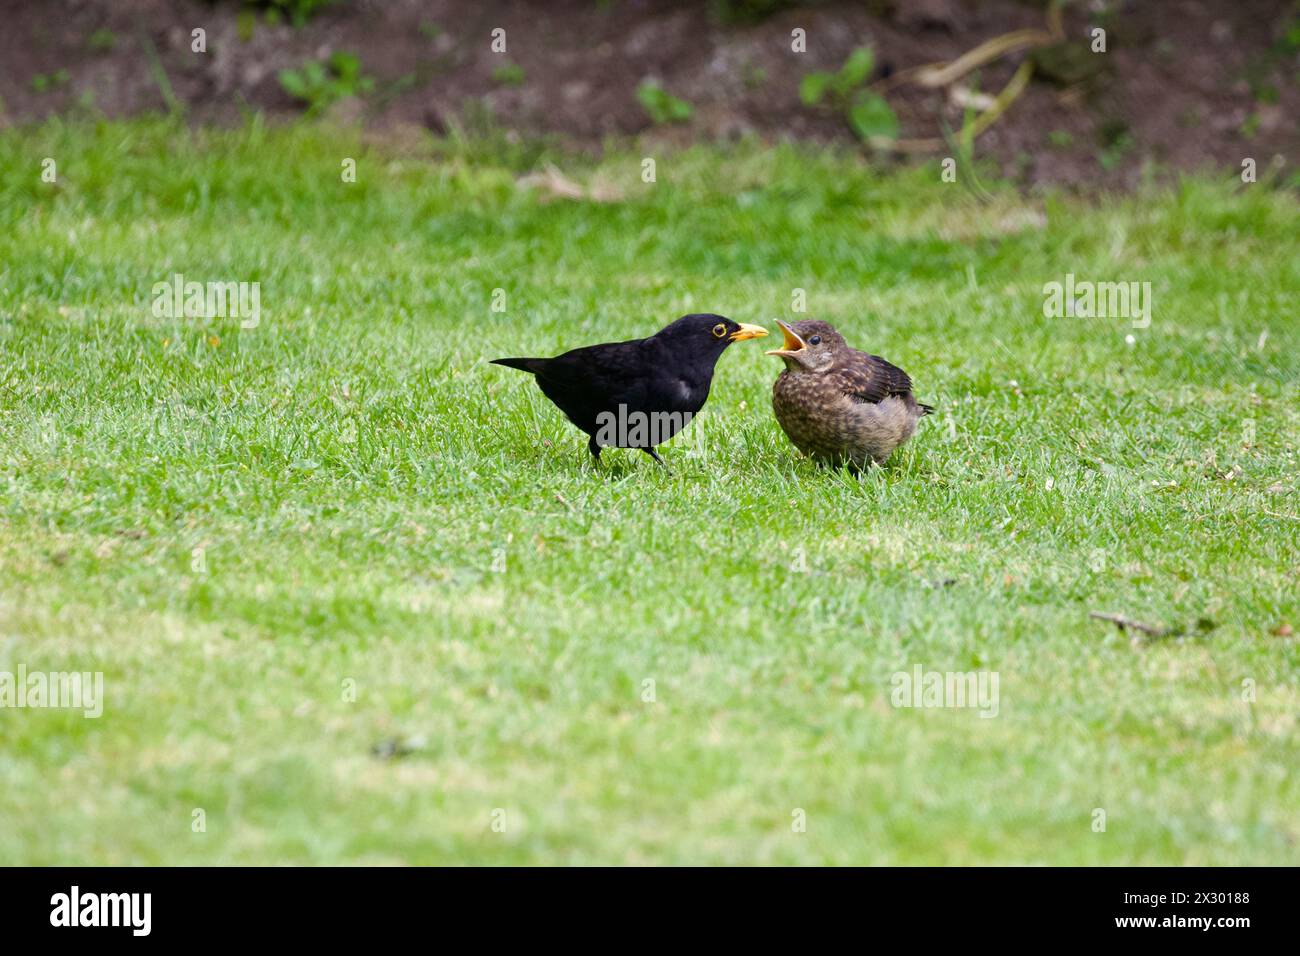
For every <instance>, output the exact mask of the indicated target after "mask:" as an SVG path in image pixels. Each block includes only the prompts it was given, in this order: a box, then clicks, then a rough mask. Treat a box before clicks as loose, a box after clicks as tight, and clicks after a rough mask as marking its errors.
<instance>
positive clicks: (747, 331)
mask: <svg viewBox="0 0 1300 956" xmlns="http://www.w3.org/2000/svg"><path fill="white" fill-rule="evenodd" d="M765 335H767V329H765V328H763V327H762V326H761V325H749V324H748V323H746V322H741V323H740V328H738V329H737V330H736V331H734V332H732V333H731V335H730V336H728V338H730V339H731V341H733V342H739V341H741V340H742V339H761V338H762V337H763V336H765Z"/></svg>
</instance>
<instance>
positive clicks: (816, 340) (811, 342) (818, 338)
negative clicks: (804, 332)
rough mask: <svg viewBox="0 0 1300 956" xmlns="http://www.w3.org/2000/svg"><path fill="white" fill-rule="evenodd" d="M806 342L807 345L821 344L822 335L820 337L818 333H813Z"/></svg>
mask: <svg viewBox="0 0 1300 956" xmlns="http://www.w3.org/2000/svg"><path fill="white" fill-rule="evenodd" d="M808 344H809V345H821V344H822V337H821V336H820V335H814V336H813V337H812V338H810V339H809V340H808Z"/></svg>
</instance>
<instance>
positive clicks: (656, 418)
mask: <svg viewBox="0 0 1300 956" xmlns="http://www.w3.org/2000/svg"><path fill="white" fill-rule="evenodd" d="M764 335H767V329H764V328H763V327H761V326H758V325H746V324H744V323H741V322H733V321H731V319H728V318H725V317H723V316H721V315H713V314H711V313H704V314H697V315H684V316H682V317H681V318H680V319H678V320H677V321H676V322H674V323H672V324H671V325H669V326H668V327H666V328H664V329H661V330H660V331H659V332H656V333H655V334H654V335H652V336H650V337H649V338H644V339H632V340H631V341H628V342H609V343H606V344H604V345H588V346H585V347H583V348H578V349H573V350H572V351H570V352H565V353H564V354H563V355H557V356H555V357H554V358H501V359H493V360H492V362H493V364H494V365H505V366H507V367H509V368H517V369H522V370H523V371H525V372H531V373H532V374H533V375H534V376H535V377H536V379H537V385H538V387H539V388H540V389H541V390H542V394H543V395H545V396H546V397H547V398H549V399H550V400H551V401H552V402H554V403H555V404H556V405H557V406H558V407H559V409H560V411H562V412H564V414H565V415H567V416H568V418H569V421H571V422H573V424H575V425H577V426H578V427H579V428H581V429H582V430H583V431H584V432H586V433H587V434H588V435H589V436H591V437H590V440H589V441H588V442H587V447H588V448H589V449H590V450H591V453H592V455H594V456H595V457H596V459H597V460H599V458H600V450H601V448H602V447H605V448H608V447H615V448H639V449H641V450H642V451H643V452H645V453H646V454H647V455H649V456H650V457H651V458H653V459H654V460H655V461H657V462H659V464H661V465H662V464H663V460H662V459H661V458H660V457H659V453H658V452H656V451H655V445H658V444H661V443H662V442H666V441H667V440H668V439H670V438H672V437H673V435H675V434H677V432H678V431H680V430H681V429H682V428H683V427H685V425H686V424H687V423H688V422H689V421H690V420H691V418H692V417H693V416H694V415H695V413H696V412H698V411H699V410H700V409H701V408H703V407H704V402H705V400H706V399H707V398H708V397H709V385H710V383H711V382H712V381H713V367H714V365H716V364H717V361H718V358H719V357H720V356H721V355H722V353H723V351H725V350H726V348H727V346H728V345H730V344H731V343H732V342H739V341H741V340H742V339H754V338H759V337H760V336H764Z"/></svg>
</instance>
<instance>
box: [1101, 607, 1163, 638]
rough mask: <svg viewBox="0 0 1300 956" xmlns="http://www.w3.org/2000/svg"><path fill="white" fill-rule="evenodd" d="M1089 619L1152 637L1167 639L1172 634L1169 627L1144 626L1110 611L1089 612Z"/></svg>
mask: <svg viewBox="0 0 1300 956" xmlns="http://www.w3.org/2000/svg"><path fill="white" fill-rule="evenodd" d="M1088 616H1089V617H1095V618H1096V619H1097V620H1099V621H1110V622H1111V623H1112V624H1114V625H1115V626H1116V627H1117V628H1119V629H1120V630H1121V631H1130V630H1133V631H1141V632H1142V633H1143V634H1150V635H1151V636H1152V637H1165V636H1167V635H1169V634H1171V633H1173V632H1172V631H1170V629H1169V628H1167V627H1158V626H1157V625H1155V624H1143V623H1142V622H1141V621H1135V620H1133V618H1131V617H1125V616H1124V615H1123V614H1112V613H1110V612H1108V611H1089V612H1088Z"/></svg>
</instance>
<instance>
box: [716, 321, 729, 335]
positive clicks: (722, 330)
mask: <svg viewBox="0 0 1300 956" xmlns="http://www.w3.org/2000/svg"><path fill="white" fill-rule="evenodd" d="M726 334H727V327H726V326H725V325H723V324H722V323H721V322H719V323H718V324H717V325H715V326H714V327H713V337H714V338H717V339H720V338H722V337H723V336H724V335H726Z"/></svg>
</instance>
